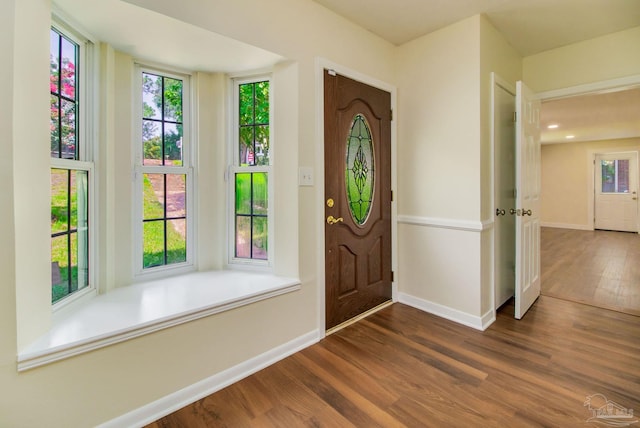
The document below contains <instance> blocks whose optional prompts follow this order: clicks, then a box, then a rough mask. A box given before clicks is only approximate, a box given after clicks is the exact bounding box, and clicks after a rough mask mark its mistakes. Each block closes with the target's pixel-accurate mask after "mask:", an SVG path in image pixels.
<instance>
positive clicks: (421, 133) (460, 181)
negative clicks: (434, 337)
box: [397, 16, 522, 318]
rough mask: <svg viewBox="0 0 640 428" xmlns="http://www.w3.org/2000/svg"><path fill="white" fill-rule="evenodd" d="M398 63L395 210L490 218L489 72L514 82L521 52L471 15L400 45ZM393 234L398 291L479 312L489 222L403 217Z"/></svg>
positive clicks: (485, 297)
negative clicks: (438, 223) (448, 224)
mask: <svg viewBox="0 0 640 428" xmlns="http://www.w3.org/2000/svg"><path fill="white" fill-rule="evenodd" d="M397 68H398V85H399V87H400V90H399V94H398V99H399V102H398V162H399V165H401V167H400V168H399V169H398V170H399V173H398V194H399V197H398V200H399V203H398V214H399V216H400V217H402V216H403V215H404V216H413V217H418V218H422V219H424V220H425V221H426V223H429V221H430V219H434V218H436V219H445V220H446V221H455V220H466V221H471V222H475V223H476V224H478V225H479V226H478V227H479V228H482V227H483V226H482V222H483V221H484V222H485V224H487V225H488V226H489V227H491V223H492V221H493V216H492V214H491V209H492V194H491V192H492V187H491V186H492V174H493V170H492V160H493V159H492V151H491V72H497V73H498V74H499V75H500V76H502V77H503V78H504V79H507V80H509V81H511V82H513V83H514V84H515V81H516V80H518V79H520V78H521V75H522V67H521V58H520V56H519V55H518V53H517V52H516V51H515V50H514V49H513V48H512V47H511V46H510V45H509V44H508V43H507V42H506V41H505V39H504V38H503V37H502V35H501V34H500V33H498V32H497V30H496V29H495V28H494V27H493V26H492V25H491V23H490V22H489V21H488V20H487V19H486V18H485V17H483V16H475V17H472V18H469V19H466V20H464V21H461V22H458V23H456V24H453V25H451V26H449V27H446V28H444V29H442V30H439V31H437V32H434V33H432V34H429V35H427V36H424V37H421V38H419V39H417V40H414V41H412V42H409V43H407V44H405V45H403V46H401V47H400V48H399V49H398V60H397ZM398 242H399V250H398V253H399V254H398V257H399V269H398V270H399V272H398V277H399V290H400V292H401V293H406V294H408V295H411V296H413V297H417V298H419V299H423V300H425V301H427V302H430V303H433V304H437V305H443V306H446V307H447V308H450V309H453V310H455V311H461V312H463V313H465V314H468V315H471V316H473V317H478V318H480V317H482V316H484V315H485V314H486V313H487V312H490V311H491V310H492V308H493V292H492V286H491V284H492V281H493V278H492V271H493V244H492V242H493V241H492V233H491V232H490V231H489V230H486V231H483V232H480V231H460V230H452V229H438V230H436V229H435V228H434V227H432V226H425V225H416V224H403V225H401V227H399V230H398ZM456 266H457V267H456Z"/></svg>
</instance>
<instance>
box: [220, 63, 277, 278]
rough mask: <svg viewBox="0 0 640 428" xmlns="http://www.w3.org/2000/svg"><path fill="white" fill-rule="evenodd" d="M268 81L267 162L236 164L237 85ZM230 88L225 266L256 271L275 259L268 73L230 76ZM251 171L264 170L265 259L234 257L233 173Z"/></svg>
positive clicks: (271, 101) (272, 134)
mask: <svg viewBox="0 0 640 428" xmlns="http://www.w3.org/2000/svg"><path fill="white" fill-rule="evenodd" d="M264 81H268V82H269V165H256V166H240V163H239V159H238V153H239V141H240V117H239V115H240V94H239V91H240V85H243V84H248V83H257V82H264ZM229 86H230V92H231V106H232V112H231V114H230V115H229V117H230V125H229V127H230V132H229V134H230V144H229V156H228V168H227V176H226V180H227V184H228V187H227V189H228V191H227V194H228V199H227V207H228V222H227V231H228V239H227V242H228V246H227V254H228V267H229V268H231V269H234V268H241V269H255V270H259V271H265V272H272V271H273V261H274V260H275V258H274V256H275V246H274V236H275V230H274V224H275V221H274V200H275V199H274V196H273V195H274V187H275V186H274V164H275V150H274V146H275V144H274V142H275V135H276V134H275V128H274V120H273V118H274V113H273V112H274V96H273V93H274V91H273V77H272V75H271V73H261V74H256V75H250V76H246V75H244V76H231V79H230V85H229ZM253 172H265V173H267V180H268V184H267V192H268V196H267V201H268V202H267V204H268V208H267V231H268V237H267V248H268V250H267V259H266V260H264V259H249V258H241V257H236V256H235V254H236V212H235V209H236V199H235V185H236V181H235V174H236V173H253Z"/></svg>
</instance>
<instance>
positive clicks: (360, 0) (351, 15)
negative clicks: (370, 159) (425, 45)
mask: <svg viewBox="0 0 640 428" xmlns="http://www.w3.org/2000/svg"><path fill="white" fill-rule="evenodd" d="M314 1H315V2H317V3H320V4H322V5H324V6H325V7H327V8H328V9H331V10H333V11H334V12H336V13H338V14H339V15H342V16H344V17H345V18H347V19H348V20H350V21H352V22H354V23H356V24H358V25H360V26H361V27H363V28H366V29H367V30H369V31H371V32H372V33H374V34H377V35H378V36H380V37H382V38H383V39H385V40H388V41H389V42H391V43H393V44H395V45H401V44H403V43H406V42H408V41H410V40H412V39H415V38H416V37H419V36H422V35H424V34H428V33H431V32H433V31H435V30H438V29H440V28H443V27H446V26H447V25H449V24H452V23H454V22H457V21H460V20H462V19H465V18H468V17H470V16H473V15H477V14H480V13H484V14H485V15H486V16H487V17H488V18H489V20H490V21H491V22H492V23H493V25H494V26H495V27H496V28H497V29H498V30H499V31H500V32H501V33H502V34H503V35H504V36H505V38H506V39H507V41H509V43H511V45H512V46H513V47H514V48H516V50H518V52H519V53H520V54H521V55H522V56H528V55H532V54H535V53H539V52H542V51H546V50H549V49H553V48H557V47H560V46H565V45H569V44H572V43H575V42H579V41H582V40H587V39H591V38H594V37H599V36H602V35H605V34H609V33H614V32H616V31H621V30H625V29H627V28H632V27H637V26H638V25H640V1H639V0H393V1H391V0H314Z"/></svg>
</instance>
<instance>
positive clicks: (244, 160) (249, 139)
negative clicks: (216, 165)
mask: <svg viewBox="0 0 640 428" xmlns="http://www.w3.org/2000/svg"><path fill="white" fill-rule="evenodd" d="M253 132H254V128H253V126H248V127H243V128H240V142H239V144H238V146H239V147H238V148H239V155H240V158H239V160H238V163H239V164H240V165H255V156H254V152H253V140H254V138H253Z"/></svg>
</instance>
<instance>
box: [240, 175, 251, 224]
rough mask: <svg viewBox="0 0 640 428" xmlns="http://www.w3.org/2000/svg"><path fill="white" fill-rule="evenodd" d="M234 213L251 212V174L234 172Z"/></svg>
mask: <svg viewBox="0 0 640 428" xmlns="http://www.w3.org/2000/svg"><path fill="white" fill-rule="evenodd" d="M236 214H251V174H249V173H242V174H236Z"/></svg>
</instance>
